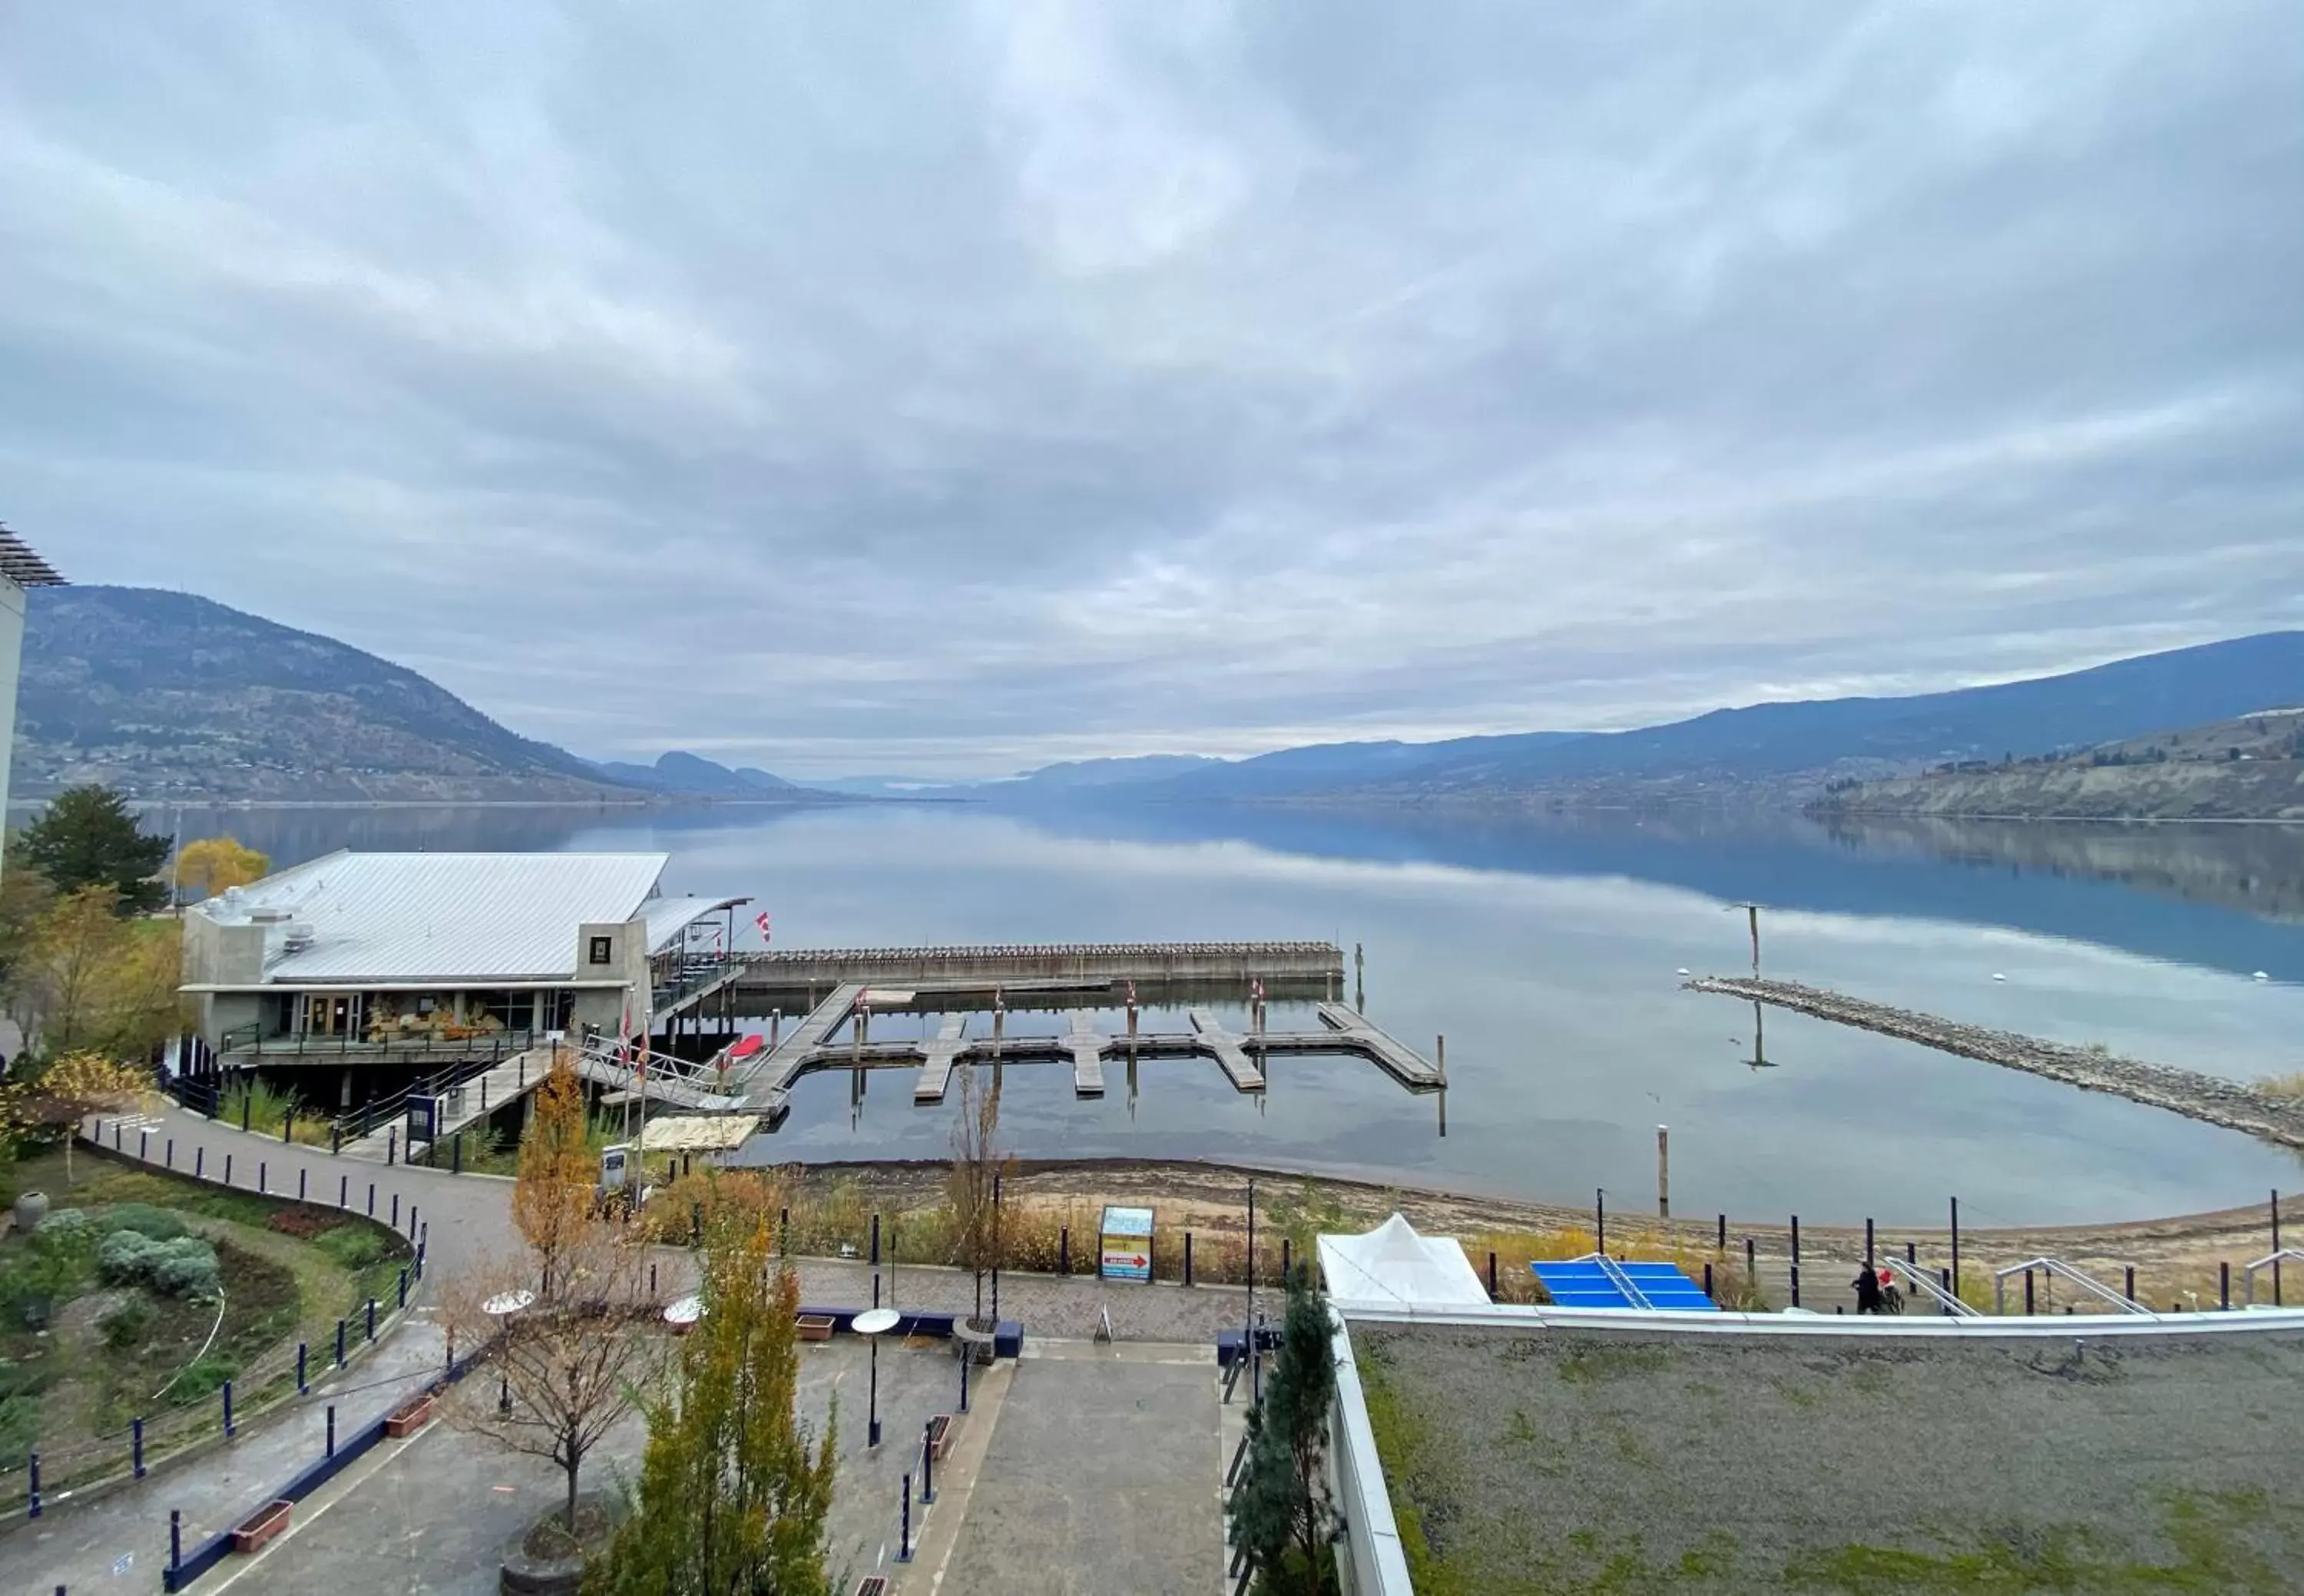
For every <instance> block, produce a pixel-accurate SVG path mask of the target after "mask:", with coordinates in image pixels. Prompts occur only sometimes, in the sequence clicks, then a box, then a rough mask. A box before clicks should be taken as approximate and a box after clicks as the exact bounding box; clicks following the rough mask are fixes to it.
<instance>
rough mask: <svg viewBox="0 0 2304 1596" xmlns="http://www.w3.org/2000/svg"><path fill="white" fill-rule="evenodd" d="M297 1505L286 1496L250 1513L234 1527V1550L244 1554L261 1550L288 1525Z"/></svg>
mask: <svg viewBox="0 0 2304 1596" xmlns="http://www.w3.org/2000/svg"><path fill="white" fill-rule="evenodd" d="M295 1507H296V1504H295V1503H293V1502H292V1501H289V1500H288V1499H287V1498H281V1499H280V1500H278V1501H276V1502H267V1503H266V1504H265V1505H264V1506H263V1507H259V1508H258V1509H257V1510H256V1511H255V1512H253V1513H251V1514H250V1515H248V1516H247V1517H246V1518H244V1519H242V1520H241V1522H240V1523H239V1524H236V1525H234V1526H233V1532H232V1549H233V1550H234V1551H236V1552H241V1553H243V1554H245V1553H248V1552H252V1551H258V1550H260V1549H262V1548H263V1546H264V1543H265V1542H266V1541H269V1540H271V1539H272V1538H273V1537H274V1536H275V1535H277V1534H278V1533H280V1532H281V1531H283V1530H284V1529H286V1528H287V1527H288V1515H290V1514H291V1513H292V1512H294V1511H295Z"/></svg>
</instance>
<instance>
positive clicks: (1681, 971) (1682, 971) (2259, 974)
mask: <svg viewBox="0 0 2304 1596" xmlns="http://www.w3.org/2000/svg"><path fill="white" fill-rule="evenodd" d="M1687 973H1688V966H1687V965H1685V964H1682V965H1681V967H1680V968H1679V969H1677V970H1675V971H1673V974H1674V975H1685V974H1687ZM2256 979H2257V980H2258V981H2262V980H2263V979H2264V972H2263V971H2261V970H2259V971H2257V972H2256Z"/></svg>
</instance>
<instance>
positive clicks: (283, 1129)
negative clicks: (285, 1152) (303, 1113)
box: [280, 1108, 296, 1142]
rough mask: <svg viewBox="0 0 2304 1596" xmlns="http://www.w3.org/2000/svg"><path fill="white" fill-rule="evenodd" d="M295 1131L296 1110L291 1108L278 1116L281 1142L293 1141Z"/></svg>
mask: <svg viewBox="0 0 2304 1596" xmlns="http://www.w3.org/2000/svg"><path fill="white" fill-rule="evenodd" d="M295 1130H296V1110H295V1109H293V1108H291V1109H289V1110H288V1111H287V1112H286V1113H285V1114H283V1115H282V1116H280V1140H281V1141H283V1142H291V1141H293V1140H294V1139H295Z"/></svg>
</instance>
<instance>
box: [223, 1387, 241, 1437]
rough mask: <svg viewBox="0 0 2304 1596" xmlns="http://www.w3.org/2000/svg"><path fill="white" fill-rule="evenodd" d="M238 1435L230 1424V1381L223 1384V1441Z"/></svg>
mask: <svg viewBox="0 0 2304 1596" xmlns="http://www.w3.org/2000/svg"><path fill="white" fill-rule="evenodd" d="M236 1433H238V1431H237V1430H236V1428H235V1427H234V1425H233V1422H232V1381H230V1380H226V1381H224V1439H226V1440H230V1439H232V1438H233V1435H235V1434H236Z"/></svg>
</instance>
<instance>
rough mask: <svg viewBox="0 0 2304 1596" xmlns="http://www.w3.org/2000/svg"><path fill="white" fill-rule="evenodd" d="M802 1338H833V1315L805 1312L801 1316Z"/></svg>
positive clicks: (822, 1339) (809, 1339) (814, 1339)
mask: <svg viewBox="0 0 2304 1596" xmlns="http://www.w3.org/2000/svg"><path fill="white" fill-rule="evenodd" d="M800 1339H801V1340H803V1341H829V1340H831V1339H832V1316H831V1315H830V1314H828V1313H803V1314H801V1315H800Z"/></svg>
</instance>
